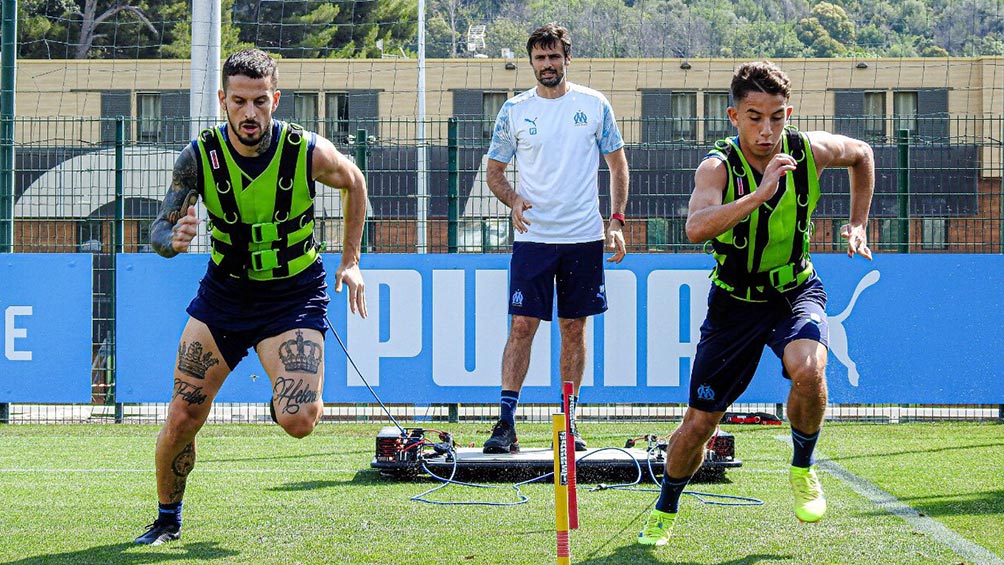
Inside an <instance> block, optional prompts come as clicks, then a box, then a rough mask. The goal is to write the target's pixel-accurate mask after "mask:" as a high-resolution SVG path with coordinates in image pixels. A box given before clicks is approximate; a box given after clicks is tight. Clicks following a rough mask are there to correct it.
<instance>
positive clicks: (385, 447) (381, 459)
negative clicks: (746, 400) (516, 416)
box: [370, 428, 742, 484]
mask: <svg viewBox="0 0 1004 565" xmlns="http://www.w3.org/2000/svg"><path fill="white" fill-rule="evenodd" d="M385 431H386V434H385V433H384V432H385ZM400 437H401V436H400V432H399V431H398V430H397V429H396V428H384V430H381V436H378V437H377V456H376V457H374V458H373V461H372V462H371V463H370V466H371V467H372V468H374V469H378V470H380V472H381V474H383V475H386V476H389V477H393V478H401V479H409V478H415V477H418V476H420V475H423V474H425V471H424V470H423V468H422V464H423V463H424V465H425V467H426V468H427V469H428V470H429V471H430V472H432V473H435V474H436V475H437V476H440V477H449V476H450V474H451V473H452V472H453V469H454V465H456V475H455V477H454V478H456V479H457V480H461V481H465V480H481V481H504V482H519V481H525V480H529V479H533V478H535V477H539V476H542V475H546V474H548V473H550V472H552V471H553V470H554V452H553V451H552V450H551V449H550V448H524V449H522V450H521V451H520V452H519V453H513V454H509V453H504V454H488V453H482V451H481V448H480V447H460V448H455V449H454V451H453V453H455V454H456V462H454V458H453V454H451V453H449V452H446V453H443V452H442V451H444V450H442V449H441V450H438V451H432V450H423V451H419V450H418V449H410V450H404V451H397V452H392V451H391V450H390V449H389V447H390V445H391V442H393V443H394V444H397V442H398V440H399V439H400ZM405 443H406V442H405ZM714 447H715V451H710V450H709V452H708V454H707V456H706V457H705V461H704V464H703V465H702V466H701V469H700V471H699V472H698V474H697V475H695V477H694V479H693V480H695V481H705V482H707V481H716V480H722V479H723V478H724V476H725V470H726V469H729V468H735V467H740V466H742V461H740V460H739V459H737V458H736V457H735V455H734V452H735V451H734V442H733V441H732V436H731V434H725V433H724V432H723V433H722V434H720V435H719V437H718V439H717V440H716V444H715V446H714ZM575 461H576V463H575V465H576V470H577V480H578V482H580V483H593V484H595V483H610V482H630V481H633V480H635V479H637V478H638V469H639V468H640V469H641V472H642V477H641V482H643V483H645V482H651V476H650V471H649V468H650V466H651V473H654V474H655V475H656V476H657V477H661V476H662V473H663V469H664V466H665V463H666V460H665V452H664V451H663V450H661V449H658V448H655V449H652V450H651V451H648V450H645V449H639V448H636V447H632V448H619V449H610V448H607V449H596V448H593V449H588V450H586V451H579V452H576V457H575Z"/></svg>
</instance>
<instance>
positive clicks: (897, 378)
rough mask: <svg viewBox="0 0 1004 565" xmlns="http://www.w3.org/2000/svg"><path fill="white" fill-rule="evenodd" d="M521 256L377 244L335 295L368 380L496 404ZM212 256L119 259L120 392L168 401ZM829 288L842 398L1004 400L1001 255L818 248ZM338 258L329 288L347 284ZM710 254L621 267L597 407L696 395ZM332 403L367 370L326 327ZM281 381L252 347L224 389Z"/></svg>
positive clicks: (425, 397)
mask: <svg viewBox="0 0 1004 565" xmlns="http://www.w3.org/2000/svg"><path fill="white" fill-rule="evenodd" d="M508 260H509V256H508V255H443V254H429V255H415V254H409V255H393V254H387V255H383V254H380V255H366V256H364V257H363V260H362V266H363V273H364V277H365V281H366V297H367V303H368V305H369V314H370V315H369V317H368V318H367V319H365V320H364V319H361V318H359V317H358V316H355V315H352V314H350V313H349V312H348V306H347V302H346V299H345V295H344V293H343V294H336V293H334V292H330V294H331V298H332V302H331V305H330V308H329V318H330V319H331V322H332V324H333V325H334V330H335V331H336V332H338V335H339V336H340V337H341V338H342V341H343V342H344V343H345V344H346V347H347V349H348V352H349V354H350V355H351V357H352V360H354V361H355V365H356V367H358V369H359V372H360V373H361V374H362V376H363V377H365V379H366V381H367V382H369V384H370V385H372V386H373V388H374V389H375V390H376V391H377V393H378V394H379V395H380V397H381V399H382V400H383V401H385V402H402V403H415V404H428V403H444V402H463V403H493V402H495V401H497V399H498V390H499V386H500V366H501V358H502V349H503V347H504V345H505V340H506V336H507V333H508V316H507V313H506V312H507V306H508V288H507V284H508V283H507V268H508ZM206 261H207V256H205V255H191V256H187V255H185V256H179V257H176V258H174V259H171V260H165V259H162V258H160V257H158V256H155V255H149V254H126V255H121V256H120V257H119V261H118V265H119V270H118V285H119V286H118V292H119V304H120V306H119V311H118V329H119V333H118V335H119V348H118V360H119V363H118V383H119V389H118V398H119V400H120V401H122V402H146V401H157V402H163V401H166V400H168V399H169V398H170V394H171V383H172V382H173V381H172V378H171V372H172V368H173V366H174V363H175V356H176V352H177V346H178V339H179V338H180V335H181V331H182V329H183V328H184V324H185V322H186V320H187V314H185V307H186V306H187V304H188V302H189V301H190V299H191V298H192V297H193V296H194V294H195V291H196V289H197V284H198V280H199V279H200V278H201V276H202V274H203V273H204V271H205V265H206ZM814 261H815V263H816V266H817V270H818V272H819V273H820V275H821V277H822V279H823V282H824V285H825V287H826V290H827V293H828V295H829V305H828V308H827V312H828V314H829V325H830V332H831V335H830V350H831V352H830V362H829V366H828V368H827V375H828V382H829V388H830V400H831V402H836V403H928V404H933V403H1000V402H1004V360H1002V359H1001V357H1000V356H999V355H995V353H996V352H997V351H999V350H1000V349H1001V347H1002V346H1004V325H1002V324H1001V323H1000V320H999V319H998V318H999V313H1000V312H1002V311H1004V298H1002V297H1001V294H1000V293H998V292H995V291H994V288H993V279H994V278H995V277H992V276H988V273H1000V272H1002V270H1004V257H1001V256H996V255H876V257H875V260H874V261H872V262H869V261H867V260H864V259H862V258H860V257H858V258H854V259H851V258H848V257H847V256H846V255H842V254H834V255H824V254H819V255H815V256H814ZM333 265H334V258H331V259H329V267H330V270H329V273H328V278H329V281H328V282H329V291H330V290H331V289H333V288H334V284H333V283H334V281H333V272H334V267H333ZM711 266H712V260H711V258H710V257H708V256H706V255H668V254H659V255H629V256H627V258H626V259H625V260H624V262H623V263H621V264H620V265H612V266H608V268H607V271H606V284H607V294H608V302H609V305H610V309H609V310H608V311H607V312H606V313H605V314H603V315H601V316H596V317H593V318H591V319H590V320H589V322H588V324H587V330H586V332H587V333H586V336H587V338H586V339H587V344H588V354H587V360H586V370H585V375H584V377H583V386H584V387H585V388H584V390H583V392H582V396H583V401H584V402H604V403H607V402H611V403H612V402H618V403H621V402H623V403H649V402H686V400H687V395H688V380H689V375H690V364H691V362H692V359H693V356H694V352H695V350H696V346H697V342H698V339H699V337H700V326H701V322H702V321H703V319H704V316H705V313H706V310H707V293H708V290H709V288H710V284H711V283H710V280H709V279H708V272H709V271H710V268H711ZM325 341H326V348H325V367H326V375H325V390H324V399H325V400H326V401H328V402H370V401H372V397H371V396H370V393H369V392H368V391H367V390H366V388H365V386H364V384H363V380H362V378H360V375H359V374H358V373H357V372H356V370H355V369H354V368H353V367H352V365H351V364H350V363H349V361H348V360H347V358H346V355H345V353H344V352H343V351H342V349H341V348H340V347H339V345H338V342H337V341H336V340H335V339H333V337H332V336H331V335H330V333H329V334H328V337H327V339H326V340H325ZM559 347H560V342H559V339H558V328H557V324H556V323H547V322H544V323H542V324H541V326H540V329H539V330H538V332H537V336H536V338H535V342H534V347H533V353H532V355H531V360H530V370H529V372H528V374H527V378H526V381H525V383H524V388H523V393H522V395H521V400H523V401H524V402H555V401H556V400H557V399H558V398H559V393H558V390H559V383H558V381H559V376H558V373H559V371H558V362H559V351H560V350H559ZM787 390H788V382H787V381H785V380H784V379H783V378H782V376H781V369H780V362H779V361H778V360H777V359H776V357H775V356H774V355H773V353H771V352H770V351H769V350H767V351H765V353H764V355H763V359H762V362H761V365H760V368H759V369H758V371H757V375H756V377H755V378H754V380H753V383H752V385H751V386H750V388H749V389H748V390H747V392H746V394H744V395H743V396H742V397H741V398H740V401H741V402H781V401H784V400H785V398H786V396H787ZM270 391H271V388H270V386H269V382H268V379H267V376H266V375H265V373H264V371H263V370H262V368H261V365H260V364H259V363H258V362H257V359H256V358H255V356H254V355H253V354H252V355H249V356H248V358H246V359H245V360H244V361H242V362H241V364H240V365H238V366H237V368H236V369H235V370H234V372H233V374H232V375H231V376H230V378H229V379H228V381H227V383H226V384H225V385H224V387H223V389H222V390H221V392H220V394H219V396H218V397H217V400H220V401H241V402H265V401H267V400H268V398H269V397H270Z"/></svg>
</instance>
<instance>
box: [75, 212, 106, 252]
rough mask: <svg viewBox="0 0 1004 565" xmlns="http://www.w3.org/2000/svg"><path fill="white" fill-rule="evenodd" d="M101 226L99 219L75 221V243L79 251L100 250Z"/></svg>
mask: <svg viewBox="0 0 1004 565" xmlns="http://www.w3.org/2000/svg"><path fill="white" fill-rule="evenodd" d="M101 227H102V224H101V220H96V219H91V218H88V219H86V220H83V221H81V222H78V223H77V243H78V244H79V245H80V251H81V252H83V253H100V252H101Z"/></svg>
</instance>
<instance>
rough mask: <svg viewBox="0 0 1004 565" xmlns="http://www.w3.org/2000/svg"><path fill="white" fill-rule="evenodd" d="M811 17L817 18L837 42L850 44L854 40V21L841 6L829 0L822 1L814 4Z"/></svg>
mask: <svg viewBox="0 0 1004 565" xmlns="http://www.w3.org/2000/svg"><path fill="white" fill-rule="evenodd" d="M809 17H811V18H815V19H816V21H818V22H819V25H821V26H822V27H823V29H825V30H826V33H827V34H829V36H830V37H831V38H832V39H833V40H834V41H836V42H837V43H841V44H850V43H853V42H854V22H853V21H851V19H850V18H849V17H848V16H847V12H845V11H844V9H843V8H841V7H840V6H838V5H836V4H830V3H829V2H820V3H819V4H816V5H815V6H813V8H812V11H810V12H809Z"/></svg>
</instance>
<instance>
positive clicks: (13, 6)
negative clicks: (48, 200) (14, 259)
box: [0, 0, 17, 253]
mask: <svg viewBox="0 0 1004 565" xmlns="http://www.w3.org/2000/svg"><path fill="white" fill-rule="evenodd" d="M0 27H2V29H3V40H2V49H3V53H2V54H0V91H2V95H0V253H11V252H13V251H14V98H15V92H16V89H15V83H16V80H17V73H16V65H17V1H16V0H3V23H2V26H0Z"/></svg>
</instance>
